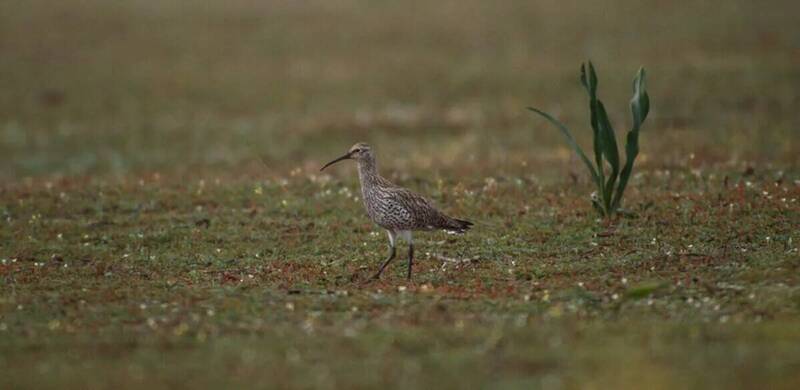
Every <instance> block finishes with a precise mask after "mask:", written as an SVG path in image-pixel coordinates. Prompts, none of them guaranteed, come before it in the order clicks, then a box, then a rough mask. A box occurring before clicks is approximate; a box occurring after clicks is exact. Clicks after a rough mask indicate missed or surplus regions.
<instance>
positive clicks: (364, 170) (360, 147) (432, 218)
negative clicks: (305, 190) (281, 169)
mask: <svg viewBox="0 0 800 390" xmlns="http://www.w3.org/2000/svg"><path fill="white" fill-rule="evenodd" d="M342 160H355V161H356V163H358V179H359V180H360V181H361V195H362V199H364V207H365V208H366V209H367V214H368V215H369V218H370V219H371V220H372V222H375V223H376V224H377V225H378V226H380V227H382V228H384V229H386V232H387V233H388V235H389V257H388V258H387V259H386V260H385V261H384V262H383V264H382V265H381V268H380V269H379V270H378V272H377V273H376V274H375V275H374V276H373V277H372V278H373V279H378V278H380V276H381V274H382V273H383V270H384V269H385V268H386V266H387V265H389V263H390V262H391V261H392V260H393V259H394V257H395V254H396V250H395V242H396V239H397V238H398V237H400V238H402V239H403V240H405V241H406V242H407V243H408V275H407V278H408V279H411V267H412V266H413V264H414V243H413V241H412V239H411V233H412V232H413V231H414V230H445V231H447V232H451V233H457V234H461V233H464V232H466V231H467V230H469V228H470V226H472V222H469V221H465V220H462V219H456V218H451V217H448V216H447V215H445V214H444V213H442V212H441V211H439V210H437V209H436V207H434V206H433V203H432V202H431V201H430V200H428V199H427V198H425V197H423V196H422V195H419V194H416V193H414V192H411V191H410V190H408V189H405V188H402V187H398V186H396V185H394V184H392V183H391V182H389V181H388V180H386V179H384V178H383V177H381V176H380V175H379V174H378V167H377V165H376V163H375V154H373V152H372V149H371V148H370V147H369V145H367V144H365V143H363V142H360V143H357V144H355V145H353V147H351V148H350V150H349V151H348V152H347V153H346V154H345V155H344V156H341V157H339V158H337V159H335V160H333V161H331V162H329V163H327V164H325V166H324V167H322V169H320V171H322V170H324V169H325V168H327V167H329V166H331V165H333V164H335V163H337V162H339V161H342Z"/></svg>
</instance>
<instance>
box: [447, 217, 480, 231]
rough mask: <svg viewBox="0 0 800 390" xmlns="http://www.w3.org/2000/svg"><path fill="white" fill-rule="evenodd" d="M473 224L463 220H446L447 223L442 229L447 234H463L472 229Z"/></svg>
mask: <svg viewBox="0 0 800 390" xmlns="http://www.w3.org/2000/svg"><path fill="white" fill-rule="evenodd" d="M472 225H473V223H472V222H470V221H466V220H463V219H456V218H449V217H448V218H447V223H446V225H445V226H444V227H443V229H444V230H445V231H447V232H448V233H455V234H464V233H466V232H467V230H469V228H470V227H472Z"/></svg>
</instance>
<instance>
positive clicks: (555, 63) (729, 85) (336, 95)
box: [0, 0, 800, 180]
mask: <svg viewBox="0 0 800 390" xmlns="http://www.w3.org/2000/svg"><path fill="white" fill-rule="evenodd" d="M799 8H800V6H798V5H797V2H795V1H788V0H787V1H782V0H776V1H767V2H752V1H744V0H734V1H727V2H724V3H718V2H690V1H678V2H673V1H662V0H645V1H633V0H630V1H629V0H616V1H609V2H581V1H554V0H553V1H550V0H542V1H503V2H486V1H477V0H458V1H454V0H444V1H436V2H430V1H416V0H410V1H403V2H390V1H366V0H363V1H356V0H324V1H247V0H229V1H224V2H223V1H201V2H198V1H186V0H167V1H145V0H142V1H104V0H82V1H77V0H66V1H41V0H25V1H21V0H7V1H3V2H1V3H0V52H1V53H2V55H0V177H3V178H4V179H7V180H8V179H10V180H16V179H21V178H25V177H38V176H62V175H66V176H73V175H78V176H82V175H108V176H115V175H126V174H139V173H150V172H163V173H165V174H175V175H179V174H186V173H189V172H192V173H197V172H200V173H201V174H205V173H211V172H213V173H220V174H225V175H232V176H235V175H241V174H247V173H254V172H262V171H263V170H264V169H265V166H264V165H263V164H262V161H263V162H264V163H266V165H267V169H273V170H275V171H276V172H277V171H282V170H286V169H295V168H298V167H299V168H303V169H316V168H317V167H318V164H319V163H320V162H323V161H325V160H327V159H329V158H331V157H333V156H336V155H338V154H339V153H341V152H343V151H344V150H346V148H347V147H349V145H351V144H353V143H354V142H356V141H367V142H371V143H373V144H374V146H375V147H376V148H377V149H378V150H379V153H380V156H381V161H384V162H385V164H384V166H387V167H389V169H405V168H409V167H410V168H415V169H426V168H432V167H436V168H435V169H436V170H440V171H443V172H447V171H449V170H478V171H480V170H494V171H497V170H499V171H501V172H504V171H513V170H519V169H530V170H531V171H532V172H533V173H535V174H545V172H546V171H547V170H548V168H547V167H548V164H556V165H563V164H576V162H575V161H571V160H570V159H571V158H572V157H571V152H570V151H569V150H568V149H567V148H566V146H565V144H564V143H563V140H562V139H560V135H559V134H558V133H557V131H556V130H555V129H553V128H551V127H550V126H549V125H548V124H546V123H544V122H543V121H542V120H541V119H540V118H537V117H534V116H532V115H531V114H530V113H528V112H526V111H525V109H524V108H525V107H526V106H528V105H536V106H538V107H540V108H542V109H545V110H547V111H550V112H551V113H553V114H555V115H556V116H557V117H559V118H561V119H563V120H564V121H565V122H566V123H567V124H569V125H571V127H573V130H574V132H575V133H576V134H577V135H578V136H579V138H580V140H581V142H584V144H585V145H586V144H587V142H588V139H589V138H588V137H589V135H590V130H589V127H588V119H587V107H586V98H585V96H584V95H583V90H582V88H581V87H580V84H579V83H578V69H579V65H580V63H581V62H582V61H584V60H586V59H591V60H593V61H594V63H595V64H596V66H597V68H598V72H599V76H600V94H601V97H602V98H603V99H604V100H605V102H606V106H607V107H608V108H609V111H610V114H611V117H612V120H613V121H614V123H615V124H616V127H617V133H618V136H621V135H620V133H622V132H623V131H626V130H627V128H628V127H629V125H630V119H629V115H630V114H629V109H628V106H627V105H628V100H629V98H630V94H631V91H630V90H631V86H630V81H631V79H632V78H633V76H634V74H635V72H636V70H637V69H638V67H639V66H645V67H646V68H647V70H648V72H649V76H650V78H649V89H650V95H651V100H652V107H653V110H652V112H651V117H650V118H649V119H648V122H647V123H646V124H645V128H644V129H645V133H643V135H642V141H643V143H644V145H643V151H644V155H643V156H642V160H641V163H642V164H643V165H645V166H647V165H648V164H649V165H651V166H652V165H656V166H659V165H669V164H673V163H676V162H681V161H684V160H686V159H687V156H688V155H690V154H692V153H693V154H694V159H693V161H696V164H728V163H732V162H733V163H737V162H741V161H761V162H768V163H770V164H773V165H775V166H778V167H780V166H786V165H794V164H797V162H798V161H799V157H798V156H800V153H798V152H800V143H799V142H798V140H797V135H798V122H799V121H798V114H797V107H798V105H799V103H800V90H798V88H797V87H798V85H800V66H799V65H800V24H799V23H797V15H798V9H799ZM521 162H525V163H526V164H527V165H528V167H527V168H525V167H524V166H523V165H521V164H520V163H521ZM536 164H539V165H536Z"/></svg>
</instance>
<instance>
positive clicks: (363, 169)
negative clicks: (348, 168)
mask: <svg viewBox="0 0 800 390" xmlns="http://www.w3.org/2000/svg"><path fill="white" fill-rule="evenodd" d="M379 178H380V176H379V175H378V166H377V164H376V163H375V159H374V158H367V159H363V160H358V179H359V180H360V181H361V186H362V187H363V186H365V185H369V184H372V183H375V182H376V181H378V180H379Z"/></svg>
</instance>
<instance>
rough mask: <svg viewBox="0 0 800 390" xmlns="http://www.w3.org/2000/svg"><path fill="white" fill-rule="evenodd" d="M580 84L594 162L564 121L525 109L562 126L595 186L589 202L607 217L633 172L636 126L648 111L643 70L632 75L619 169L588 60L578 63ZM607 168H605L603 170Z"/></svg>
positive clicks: (611, 131)
mask: <svg viewBox="0 0 800 390" xmlns="http://www.w3.org/2000/svg"><path fill="white" fill-rule="evenodd" d="M587 65H588V66H587ZM587 68H588V74H587ZM581 84H583V87H584V88H586V92H587V93H588V94H589V111H590V120H591V125H592V134H593V139H594V163H595V165H592V162H591V161H590V160H589V158H588V157H587V156H586V153H584V152H583V149H581V147H580V146H579V145H578V143H577V142H576V141H575V138H574V137H573V136H572V133H571V132H570V131H569V129H568V128H567V127H566V126H565V125H564V124H563V123H561V122H559V121H558V120H556V119H555V118H553V117H552V116H551V115H549V114H547V113H546V112H544V111H541V110H539V109H537V108H533V107H528V109H529V110H531V111H533V112H535V113H537V114H539V115H541V116H543V117H544V118H545V119H547V120H548V121H550V123H552V124H553V125H555V126H556V127H557V128H558V129H559V130H561V133H563V134H564V136H565V137H566V139H567V143H569V145H570V146H571V147H572V149H573V150H575V153H577V154H578V156H579V157H580V158H581V160H583V162H584V164H586V167H587V168H588V169H589V173H590V174H591V176H592V179H593V180H594V182H595V184H596V186H597V196H592V205H593V206H594V208H595V210H597V212H599V213H600V215H602V216H604V217H610V216H612V215H614V214H615V213H617V212H618V211H619V207H620V202H621V201H622V195H623V193H624V192H625V187H626V186H627V184H628V180H629V179H630V177H631V172H633V163H634V161H635V160H636V156H637V155H638V154H639V130H640V129H641V126H642V123H643V122H644V120H645V118H647V113H648V112H649V111H650V98H649V97H648V96H647V90H646V82H645V70H644V68H640V69H639V71H638V72H637V73H636V77H635V78H634V79H633V98H631V113H632V114H633V125H632V127H631V130H630V131H629V132H628V135H627V137H626V142H625V157H626V160H625V165H624V166H622V167H621V168H622V169H620V157H619V151H618V150H617V139H616V135H615V133H614V128H613V127H612V126H611V121H609V120H608V114H607V113H606V109H605V106H603V102H601V101H600V99H598V98H597V74H596V73H595V71H594V66H593V65H592V63H591V61H590V62H588V64H582V65H581ZM603 161H605V162H606V163H608V169H606V167H605V164H604V163H603ZM607 170H608V172H606V171H607Z"/></svg>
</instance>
